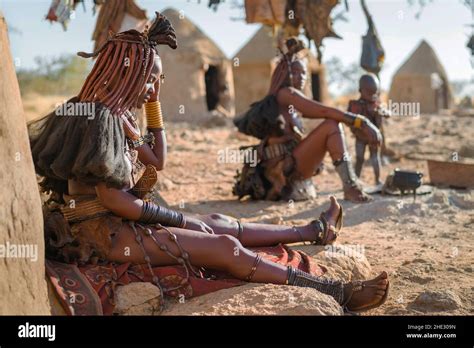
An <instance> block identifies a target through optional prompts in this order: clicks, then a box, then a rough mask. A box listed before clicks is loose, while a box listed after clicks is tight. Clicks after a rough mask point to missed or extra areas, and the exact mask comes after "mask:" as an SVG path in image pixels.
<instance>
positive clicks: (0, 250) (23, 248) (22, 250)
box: [0, 241, 38, 262]
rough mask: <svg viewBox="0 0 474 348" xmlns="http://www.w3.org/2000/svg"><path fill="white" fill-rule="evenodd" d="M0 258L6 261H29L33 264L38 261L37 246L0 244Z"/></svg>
mask: <svg viewBox="0 0 474 348" xmlns="http://www.w3.org/2000/svg"><path fill="white" fill-rule="evenodd" d="M0 258H8V259H14V258H18V259H30V260H31V261H33V262H36V261H38V245H37V244H11V243H10V242H8V241H7V242H6V243H5V244H0Z"/></svg>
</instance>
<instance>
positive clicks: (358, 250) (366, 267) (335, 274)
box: [291, 244, 372, 282]
mask: <svg viewBox="0 0 474 348" xmlns="http://www.w3.org/2000/svg"><path fill="white" fill-rule="evenodd" d="M291 248H293V249H296V250H301V251H303V252H305V253H306V254H308V255H309V256H311V257H313V258H314V259H315V260H316V261H317V263H318V264H320V265H321V266H324V267H326V268H327V273H326V276H327V277H330V278H334V279H338V280H342V281H344V282H349V281H351V280H364V279H369V278H370V277H371V273H372V269H371V267H370V264H369V261H367V258H366V257H365V255H364V249H363V246H358V245H341V244H335V245H326V246H318V245H293V246H292V247H291Z"/></svg>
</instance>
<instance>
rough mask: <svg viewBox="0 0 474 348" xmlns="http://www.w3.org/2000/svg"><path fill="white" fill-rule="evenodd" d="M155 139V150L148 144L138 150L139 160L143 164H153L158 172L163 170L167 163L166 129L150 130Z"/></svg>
mask: <svg viewBox="0 0 474 348" xmlns="http://www.w3.org/2000/svg"><path fill="white" fill-rule="evenodd" d="M149 131H150V132H151V133H153V136H154V137H155V145H154V146H153V149H152V148H151V147H150V145H148V144H144V145H142V146H139V147H137V148H136V150H137V151H138V158H139V159H140V162H142V163H143V164H152V165H153V166H155V168H156V170H163V168H164V167H165V162H166V155H167V148H166V134H165V131H164V129H149Z"/></svg>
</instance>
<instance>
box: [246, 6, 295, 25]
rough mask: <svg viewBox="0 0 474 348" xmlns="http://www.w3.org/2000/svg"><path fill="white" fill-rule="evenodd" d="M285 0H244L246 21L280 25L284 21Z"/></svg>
mask: <svg viewBox="0 0 474 348" xmlns="http://www.w3.org/2000/svg"><path fill="white" fill-rule="evenodd" d="M285 8H286V0H245V14H246V18H245V20H246V21H247V23H249V24H250V23H262V24H266V25H271V26H280V25H283V23H284V22H285Z"/></svg>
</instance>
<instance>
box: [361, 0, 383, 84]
mask: <svg viewBox="0 0 474 348" xmlns="http://www.w3.org/2000/svg"><path fill="white" fill-rule="evenodd" d="M361 5H362V9H363V10H364V14H365V16H366V18H367V22H368V24H369V30H368V31H367V34H366V35H365V36H363V37H362V55H361V57H360V66H361V67H362V68H363V69H365V70H367V71H368V72H371V73H374V74H376V75H378V74H379V72H380V70H382V66H383V63H384V60H385V51H384V49H383V47H382V43H381V42H380V39H379V37H378V34H377V30H376V29H375V24H374V21H373V20H372V16H371V15H370V13H369V10H368V8H367V5H366V4H365V0H361Z"/></svg>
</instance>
